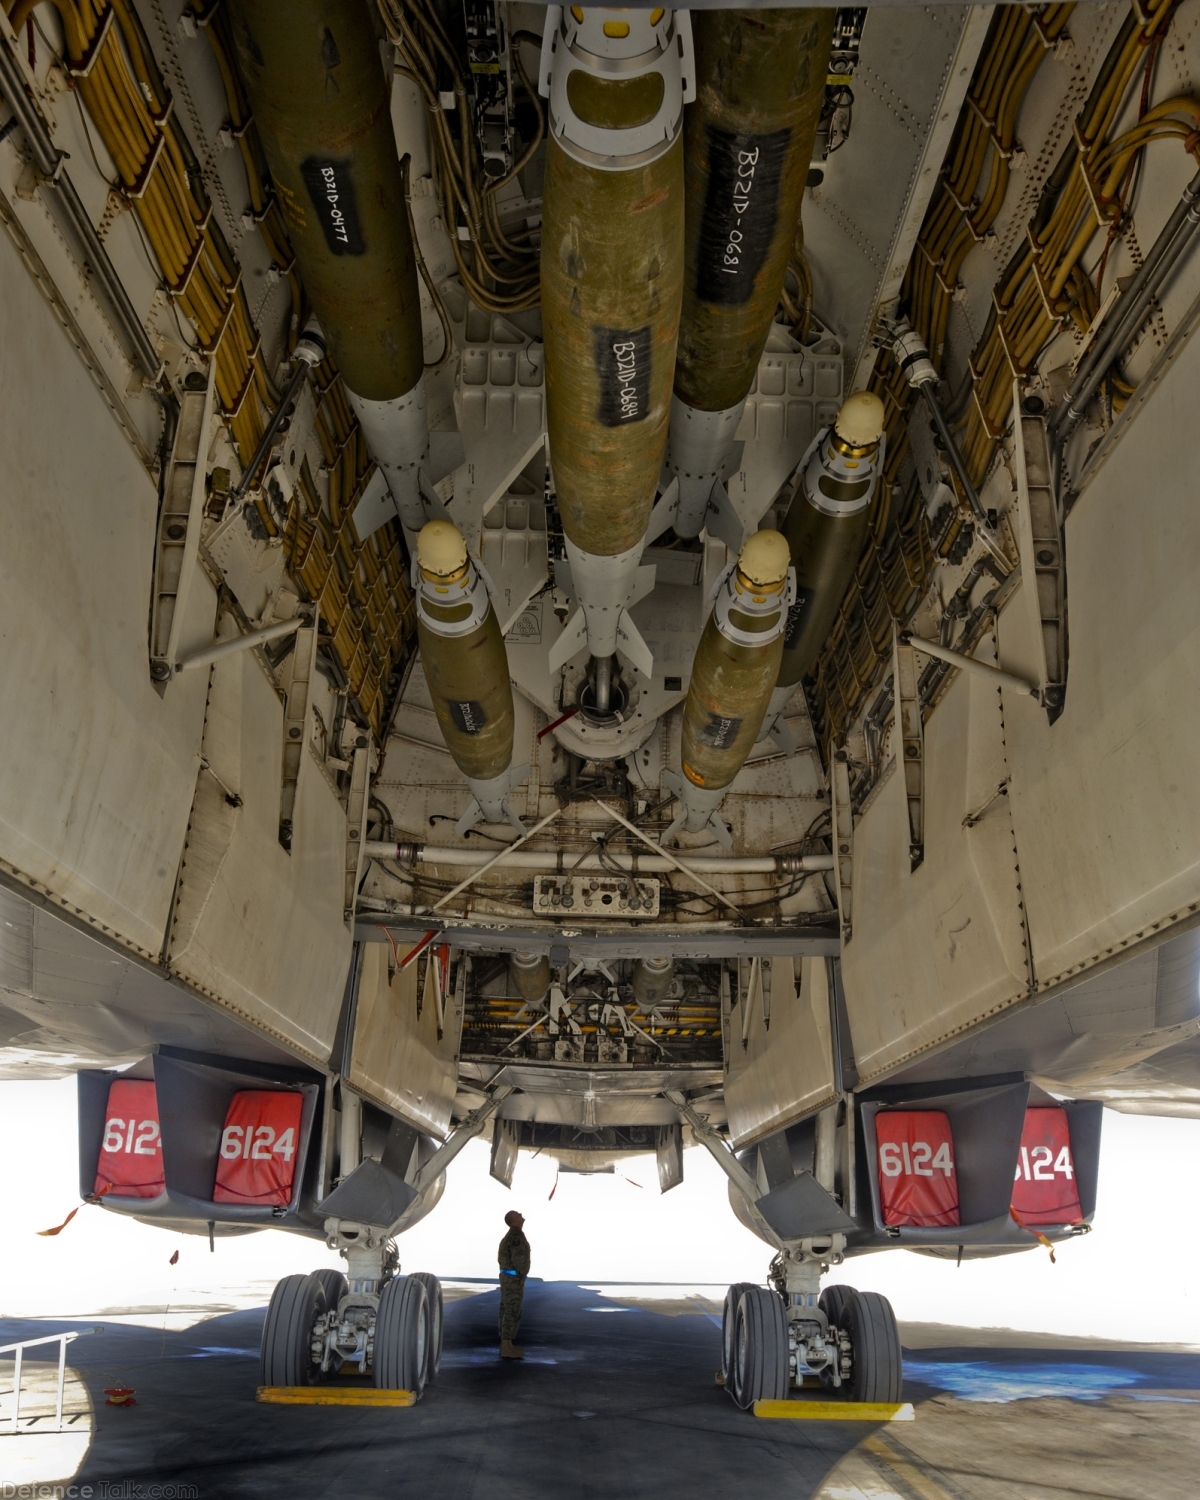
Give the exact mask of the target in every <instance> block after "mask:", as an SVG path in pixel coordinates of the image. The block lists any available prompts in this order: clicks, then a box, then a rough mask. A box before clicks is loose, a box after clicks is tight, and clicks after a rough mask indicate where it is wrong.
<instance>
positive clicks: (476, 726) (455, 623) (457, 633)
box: [413, 521, 529, 835]
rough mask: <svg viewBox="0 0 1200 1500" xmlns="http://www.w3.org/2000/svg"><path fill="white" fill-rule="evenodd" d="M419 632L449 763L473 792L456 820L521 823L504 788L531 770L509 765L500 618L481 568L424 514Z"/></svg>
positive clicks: (509, 719)
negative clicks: (425, 520) (465, 808)
mask: <svg viewBox="0 0 1200 1500" xmlns="http://www.w3.org/2000/svg"><path fill="white" fill-rule="evenodd" d="M413 591H414V593H415V594H416V598H417V639H418V641H419V643H420V647H421V664H422V666H423V667H424V668H425V680H426V682H427V684H428V686H429V696H430V697H431V698H432V700H433V709H434V712H435V713H436V714H437V720H438V724H439V725H440V726H441V730H442V735H443V736H444V738H445V741H446V748H447V749H448V750H449V751H450V754H451V755H453V757H454V760H455V764H456V765H457V766H458V769H459V770H460V771H461V772H462V773H463V775H464V776H465V777H466V779H467V785H468V786H469V787H470V788H471V791H472V792H473V793H474V800H473V801H472V803H471V805H470V807H468V808H467V810H466V812H465V813H464V814H463V815H462V817H461V818H460V819H459V821H458V825H457V828H456V830H455V831H456V832H457V833H458V834H460V835H461V834H465V833H466V831H467V829H468V828H471V827H473V826H474V825H475V824H476V823H479V822H485V823H502V822H505V821H507V822H509V823H511V824H512V825H513V827H514V828H515V829H516V830H517V831H518V832H519V833H524V832H525V828H524V825H523V824H522V823H521V820H520V819H519V818H518V817H517V815H516V813H515V812H514V811H513V810H512V808H511V806H510V805H509V801H508V794H509V792H510V791H512V789H513V788H514V787H516V786H519V785H520V783H521V782H522V781H524V779H525V777H526V776H528V774H529V767H528V766H527V765H523V766H517V767H515V768H514V766H513V764H512V752H513V695H512V683H511V682H510V681H509V676H508V656H507V653H506V652H505V649H504V637H503V636H502V635H501V634H500V622H499V620H497V618H496V611H495V610H494V609H493V608H492V601H491V598H490V597H489V594H488V589H487V583H486V581H485V579H484V577H483V574H482V572H481V571H480V569H479V567H478V566H477V565H476V564H475V563H474V562H473V561H472V559H471V558H470V557H469V556H468V554H467V544H466V542H465V541H464V539H463V535H462V533H461V532H460V531H459V530H458V528H457V527H456V526H455V525H453V524H452V523H451V522H450V521H429V522H427V523H426V525H425V526H424V527H422V529H421V532H420V534H419V536H418V537H417V550H416V558H415V560H414V562H413Z"/></svg>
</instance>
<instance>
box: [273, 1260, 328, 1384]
mask: <svg viewBox="0 0 1200 1500" xmlns="http://www.w3.org/2000/svg"><path fill="white" fill-rule="evenodd" d="M324 1311H325V1288H324V1287H323V1286H322V1284H321V1280H320V1278H319V1277H318V1276H317V1275H315V1274H313V1275H310V1276H285V1277H284V1278H283V1280H282V1281H281V1282H279V1284H278V1285H277V1286H276V1288H275V1290H274V1292H272V1293H271V1302H270V1305H269V1306H268V1308H267V1316H266V1320H265V1322H264V1323H263V1334H262V1348H261V1354H260V1371H261V1382H260V1383H261V1384H262V1385H273V1386H297V1385H313V1384H314V1383H315V1382H316V1381H318V1380H319V1379H320V1378H321V1369H320V1365H318V1364H314V1363H313V1357H312V1330H313V1324H314V1323H315V1322H316V1320H317V1318H318V1316H319V1315H320V1314H321V1313H323V1312H324Z"/></svg>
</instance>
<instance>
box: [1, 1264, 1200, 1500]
mask: <svg viewBox="0 0 1200 1500" xmlns="http://www.w3.org/2000/svg"><path fill="white" fill-rule="evenodd" d="M459 1291H460V1295H459V1296H458V1297H457V1299H456V1300H453V1301H449V1302H448V1304H447V1308H446V1341H445V1353H444V1356H443V1360H442V1370H441V1375H440V1377H439V1379H438V1382H437V1384H436V1386H434V1387H431V1388H430V1389H429V1390H428V1391H427V1392H426V1395H425V1397H424V1399H423V1400H422V1401H421V1402H420V1404H419V1405H417V1406H416V1407H413V1408H411V1409H408V1410H384V1411H378V1410H377V1411H372V1410H366V1409H362V1408H349V1409H347V1408H329V1407H279V1406H264V1405H261V1404H257V1403H256V1402H255V1400H254V1391H255V1386H256V1384H257V1381H258V1339H259V1332H260V1329H261V1326H262V1316H263V1311H262V1309H257V1310H250V1311H236V1312H229V1313H224V1314H220V1315H218V1316H215V1317H208V1318H204V1319H202V1320H201V1321H198V1322H196V1323H195V1324H193V1326H191V1327H189V1328H186V1329H183V1330H177V1331H172V1330H171V1329H170V1328H169V1327H167V1326H166V1324H165V1322H164V1325H163V1326H162V1327H154V1326H148V1325H150V1324H151V1323H152V1318H151V1315H150V1310H149V1309H147V1310H145V1319H144V1321H142V1320H139V1321H138V1322H136V1323H134V1322H129V1323H114V1322H112V1321H108V1322H105V1321H104V1317H105V1315H104V1314H101V1315H99V1316H98V1317H97V1319H96V1325H98V1326H99V1327H100V1329H101V1330H102V1331H99V1332H89V1333H88V1334H87V1335H86V1336H85V1337H80V1338H79V1339H77V1340H76V1341H75V1342H74V1343H73V1344H72V1345H70V1347H69V1355H68V1358H69V1363H70V1366H71V1370H72V1371H73V1372H74V1373H73V1374H72V1376H71V1377H70V1379H69V1382H68V1389H69V1400H68V1411H69V1413H70V1417H71V1423H72V1431H71V1433H69V1434H68V1435H66V1436H64V1437H57V1436H52V1435H50V1434H45V1435H43V1436H41V1437H38V1436H36V1429H37V1426H38V1421H39V1420H41V1421H43V1422H44V1419H40V1418H39V1419H38V1420H35V1421H33V1422H32V1424H27V1423H23V1426H24V1427H25V1429H26V1430H25V1431H23V1432H22V1433H21V1434H20V1435H19V1436H17V1437H10V1436H8V1435H7V1434H6V1433H5V1432H4V1428H5V1427H6V1426H7V1422H6V1421H4V1417H6V1416H7V1412H8V1410H9V1401H10V1399H11V1397H10V1392H11V1380H12V1375H11V1372H12V1366H11V1364H10V1363H9V1362H8V1361H7V1360H5V1361H4V1362H3V1363H2V1364H0V1493H3V1494H7V1493H9V1491H8V1489H7V1488H6V1486H8V1485H11V1484H14V1483H17V1484H31V1483H32V1484H39V1485H54V1484H55V1483H58V1484H64V1485H65V1484H74V1485H76V1486H80V1487H82V1486H84V1485H91V1486H92V1487H93V1496H94V1497H95V1500H105V1497H106V1496H107V1497H109V1500H140V1497H141V1496H147V1497H151V1500H153V1497H154V1495H155V1493H156V1492H155V1491H153V1490H152V1489H151V1486H162V1487H164V1488H163V1489H161V1490H159V1491H157V1495H158V1496H159V1497H161V1500H172V1497H173V1496H174V1497H175V1500H223V1497H226V1496H229V1497H243V1496H246V1497H248V1496H255V1497H274V1496H279V1497H281V1500H282V1497H285V1496H286V1497H287V1500H297V1497H299V1500H306V1497H309V1496H312V1497H324V1496H327V1495H328V1496H331V1497H332V1496H337V1497H339V1500H342V1497H349V1496H353V1497H355V1500H358V1497H363V1500H374V1497H376V1496H379V1497H385V1496H387V1497H392V1496H403V1497H408V1496H413V1497H416V1496H422V1497H424V1496H435V1497H437V1500H535V1497H536V1500H557V1497H559V1496H561V1497H564V1500H567V1497H570V1500H590V1497H597V1500H599V1497H603V1500H642V1497H647V1500H649V1497H654V1500H667V1497H671V1500H673V1497H675V1496H682V1495H686V1496H687V1497H688V1500H710V1497H711V1500H718V1497H719V1500H728V1497H730V1496H736V1497H737V1500H760V1497H761V1500H767V1497H770V1500H781V1497H787V1500H810V1497H811V1500H1063V1497H1067V1496H1080V1497H1083V1496H1087V1497H1089V1500H1090V1497H1094V1496H1104V1497H1106V1500H1108V1497H1112V1500H1125V1497H1129V1500H1145V1497H1146V1496H1148V1495H1149V1496H1153V1497H1155V1500H1193V1497H1194V1496H1195V1495H1196V1494H1197V1482H1196V1479H1195V1475H1196V1474H1197V1473H1200V1353H1196V1352H1190V1351H1186V1350H1162V1349H1155V1348H1147V1347H1144V1346H1143V1347H1139V1346H1135V1345H1124V1346H1122V1345H1105V1344H1103V1343H1101V1342H1099V1341H1094V1340H1066V1339H1050V1338H1038V1337H1036V1336H1026V1335H1021V1334H1015V1333H1011V1334H1006V1333H1004V1332H1003V1331H998V1330H985V1331H983V1332H982V1333H976V1332H975V1331H972V1330H964V1329H951V1328H939V1327H937V1326H936V1325H909V1326H908V1327H907V1328H905V1327H903V1326H902V1335H903V1338H904V1343H905V1360H906V1377H907V1380H906V1389H905V1395H906V1397H907V1398H908V1399H909V1400H912V1401H913V1402H914V1403H915V1404H916V1407H917V1414H916V1421H915V1422H911V1423H905V1424H898V1423H897V1424H889V1425H887V1426H883V1427H880V1426H876V1425H874V1424H865V1423H850V1422H813V1421H761V1420H757V1419H756V1418H755V1417H753V1416H752V1415H750V1414H749V1413H745V1412H741V1411H739V1410H737V1408H736V1407H734V1405H733V1403H732V1402H731V1401H730V1399H729V1397H728V1396H727V1395H726V1394H725V1393H724V1392H723V1391H721V1390H720V1389H718V1388H717V1386H716V1385H715V1383H714V1372H715V1370H716V1368H717V1365H718V1363H719V1357H720V1355H719V1344H720V1333H719V1324H720V1309H719V1306H718V1305H717V1304H715V1303H714V1302H712V1301H707V1300H705V1299H704V1298H702V1297H697V1296H695V1295H690V1296H689V1295H686V1294H684V1293H682V1292H680V1291H673V1290H670V1289H664V1290H663V1295H662V1296H661V1297H660V1296H655V1295H653V1294H651V1295H649V1296H648V1295H647V1294H646V1292H645V1289H639V1290H638V1294H637V1295H636V1296H624V1295H622V1292H621V1289H620V1288H619V1287H613V1286H608V1287H606V1288H605V1289H604V1293H600V1292H597V1291H596V1290H595V1288H592V1289H589V1288H587V1287H586V1286H578V1285H575V1284H572V1283H568V1282H554V1283H542V1282H537V1281H530V1283H529V1285H528V1287H527V1291H526V1301H525V1317H524V1322H523V1324H522V1329H521V1342H522V1343H523V1345H524V1347H525V1350H526V1358H525V1360H524V1362H523V1363H522V1364H519V1365H514V1364H508V1363H501V1362H500V1360H499V1359H498V1358H497V1354H496V1312H497V1304H498V1294H497V1293H496V1292H495V1291H494V1290H487V1291H478V1289H477V1288H473V1287H467V1286H465V1285H464V1286H462V1287H460V1288H459ZM477 1291H478V1294H476V1295H471V1293H472V1292H477ZM109 1316H110V1318H111V1314H109ZM67 1326H69V1327H75V1328H85V1329H86V1328H88V1327H90V1326H93V1325H89V1324H88V1323H87V1322H86V1321H85V1320H79V1319H75V1320H72V1321H71V1322H70V1324H59V1323H56V1322H51V1321H48V1320H47V1321H42V1320H24V1321H17V1320H9V1321H6V1322H3V1323H0V1343H8V1342H11V1341H14V1340H16V1339H21V1338H30V1337H36V1336H40V1335H43V1334H46V1333H53V1332H57V1331H58V1330H59V1329H60V1328H61V1327H67ZM55 1352H56V1351H55ZM32 1370H33V1373H34V1374H35V1377H36V1383H37V1385H38V1386H39V1389H40V1390H41V1395H40V1396H39V1397H38V1399H39V1400H41V1401H42V1408H39V1407H38V1406H37V1402H36V1401H32V1402H30V1404H29V1408H28V1409H29V1412H30V1413H31V1414H32V1415H34V1416H36V1413H37V1411H38V1410H39V1409H44V1408H45V1402H46V1400H47V1393H48V1391H49V1385H48V1384H47V1379H48V1377H49V1376H50V1374H51V1372H50V1370H49V1369H48V1368H47V1367H46V1366H44V1365H42V1366H36V1365H35V1366H33V1367H32ZM50 1384H52V1381H51V1382H50ZM118 1385H120V1386H132V1387H134V1388H135V1390H136V1400H137V1405H136V1406H135V1407H132V1408H127V1409H120V1408H111V1407H107V1406H105V1405H104V1400H105V1397H104V1391H105V1389H106V1388H108V1387H112V1386H118ZM50 1399H51V1401H52V1398H50ZM799 1399H801V1400H802V1399H803V1397H800V1398H799ZM22 1409H23V1412H24V1411H25V1409H26V1408H25V1405H24V1403H23V1408H22ZM89 1430H90V1441H86V1440H85V1438H84V1434H85V1433H87V1432H88V1431H89ZM85 1450H86V1451H85ZM179 1486H194V1490H192V1489H190V1488H189V1489H187V1490H183V1491H180V1490H179V1489H178V1488H177V1487H179ZM30 1493H31V1494H34V1493H35V1492H30ZM44 1493H46V1494H50V1493H53V1491H45V1492H44ZM75 1494H76V1495H78V1494H80V1490H78V1489H77V1490H76V1491H75Z"/></svg>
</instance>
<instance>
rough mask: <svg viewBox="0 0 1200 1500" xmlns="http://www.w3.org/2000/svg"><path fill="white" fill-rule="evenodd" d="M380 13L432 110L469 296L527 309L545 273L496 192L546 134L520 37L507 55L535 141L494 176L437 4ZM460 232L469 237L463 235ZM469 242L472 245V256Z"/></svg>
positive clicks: (453, 238) (442, 196)
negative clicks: (529, 111) (505, 217)
mask: <svg viewBox="0 0 1200 1500" xmlns="http://www.w3.org/2000/svg"><path fill="white" fill-rule="evenodd" d="M379 11H380V14H381V16H382V17H383V24H384V26H385V28H386V30H387V34H388V37H389V39H390V40H391V42H392V43H393V45H394V46H395V47H397V48H398V49H399V52H400V55H401V58H402V59H403V62H402V63H401V64H399V65H398V66H397V71H398V72H399V73H401V74H403V76H404V77H405V78H408V79H411V81H412V82H413V83H415V84H416V86H417V88H418V89H419V90H420V92H421V97H422V99H423V100H424V102H425V108H426V110H427V111H428V115H429V139H430V144H431V146H432V151H433V177H434V184H435V186H436V188H437V194H438V201H439V203H440V204H441V210H442V222H443V223H444V224H445V226H446V233H447V234H448V235H449V236H450V244H451V247H452V248H453V251H454V260H455V263H456V265H457V267H458V274H459V278H460V279H461V281H462V284H463V286H464V288H465V289H466V291H467V294H468V296H469V297H470V299H471V301H472V302H474V303H475V305H476V306H477V307H480V308H482V309H483V310H484V311H485V312H495V313H512V312H523V311H525V310H527V309H529V308H532V307H536V306H537V305H538V303H539V302H540V301H541V271H540V251H539V249H538V246H537V243H536V241H535V237H534V230H533V229H531V228H530V227H529V226H528V225H522V226H520V227H514V226H513V225H512V224H509V225H508V226H507V227H506V226H505V225H504V224H503V223H502V221H501V214H500V201H499V196H498V195H499V192H500V190H501V188H504V187H506V186H507V185H508V184H509V183H510V182H511V181H512V180H513V179H514V178H515V177H516V175H517V173H518V172H520V171H521V170H522V168H524V167H525V165H526V164H527V163H528V162H529V161H530V160H531V159H532V157H533V155H534V153H535V152H536V150H537V148H538V147H539V145H541V142H542V137H543V135H544V134H545V126H546V116H545V110H544V109H543V107H542V101H541V99H540V98H539V97H538V92H537V89H536V88H535V87H534V85H533V84H532V83H531V82H530V80H529V77H528V75H527V74H526V72H525V69H524V67H523V66H522V64H521V57H520V48H519V45H518V38H517V37H515V36H514V37H512V38H511V39H510V41H511V46H510V52H509V55H510V57H511V59H512V64H513V67H514V68H515V70H516V73H517V76H518V78H519V80H520V83H521V87H522V88H523V89H524V91H525V93H526V95H527V96H528V98H529V99H530V101H531V102H532V104H533V107H534V110H535V112H536V115H537V128H536V131H535V133H534V138H533V140H532V141H531V142H530V144H529V145H528V146H527V147H526V149H525V150H524V151H523V152H522V154H521V156H520V157H519V159H518V160H517V161H515V162H514V163H513V165H512V166H511V167H510V168H509V170H508V171H507V172H505V173H504V174H503V175H502V176H500V177H490V176H488V175H486V174H485V172H484V170H483V161H482V157H481V153H480V149H479V143H478V141H477V139H476V136H475V128H474V120H473V112H472V110H471V107H470V104H469V100H468V92H467V84H466V80H465V78H464V77H463V73H462V69H461V67H460V66H459V60H458V56H457V52H456V50H455V47H454V45H453V44H452V42H451V40H450V38H449V37H448V36H447V34H446V31H445V28H444V27H443V25H442V22H441V20H440V18H439V17H438V15H437V12H436V10H435V8H434V7H433V5H431V4H430V3H429V0H379ZM439 75H442V76H448V77H449V78H450V80H451V89H450V90H443V89H442V87H441V78H440V77H439ZM444 92H452V93H453V97H454V106H453V109H452V110H450V111H447V109H446V108H444V107H443V105H442V94H443V93H444ZM450 114H453V116H454V121H453V123H452V122H451V120H450V117H449V116H450ZM460 230H461V231H463V232H464V233H465V235H466V239H465V240H464V239H462V238H460ZM465 244H469V246H470V255H469V257H468V255H467V254H466V253H465V251H464V245H465Z"/></svg>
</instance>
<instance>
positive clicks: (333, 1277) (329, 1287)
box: [313, 1266, 350, 1312]
mask: <svg viewBox="0 0 1200 1500" xmlns="http://www.w3.org/2000/svg"><path fill="white" fill-rule="evenodd" d="M313 1275H314V1276H315V1277H316V1278H317V1280H318V1281H319V1282H320V1283H321V1285H322V1286H323V1287H324V1289H325V1308H326V1310H327V1311H328V1312H335V1311H336V1310H337V1305H338V1303H339V1302H340V1301H341V1300H342V1298H343V1297H344V1296H345V1295H346V1293H347V1292H348V1291H349V1290H350V1283H349V1282H348V1281H347V1280H346V1278H345V1276H343V1275H342V1273H341V1271H336V1270H334V1268H333V1267H332V1266H322V1267H321V1269H320V1270H319V1271H314V1272H313Z"/></svg>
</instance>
